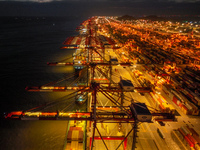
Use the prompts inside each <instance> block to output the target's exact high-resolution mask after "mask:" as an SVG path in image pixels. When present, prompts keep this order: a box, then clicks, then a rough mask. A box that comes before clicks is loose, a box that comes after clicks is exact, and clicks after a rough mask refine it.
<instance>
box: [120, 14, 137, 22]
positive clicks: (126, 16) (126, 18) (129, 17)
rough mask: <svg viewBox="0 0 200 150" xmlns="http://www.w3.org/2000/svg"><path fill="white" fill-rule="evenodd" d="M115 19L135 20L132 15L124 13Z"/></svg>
mask: <svg viewBox="0 0 200 150" xmlns="http://www.w3.org/2000/svg"><path fill="white" fill-rule="evenodd" d="M117 19H118V20H120V21H121V20H135V18H134V17H133V16H129V15H124V16H121V17H118V18H117Z"/></svg>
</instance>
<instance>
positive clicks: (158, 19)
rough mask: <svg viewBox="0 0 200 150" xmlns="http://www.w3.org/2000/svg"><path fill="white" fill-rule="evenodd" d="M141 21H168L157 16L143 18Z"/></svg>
mask: <svg viewBox="0 0 200 150" xmlns="http://www.w3.org/2000/svg"><path fill="white" fill-rule="evenodd" d="M140 19H147V20H151V21H166V20H167V19H166V18H164V17H158V16H156V15H150V16H146V17H142V18H140Z"/></svg>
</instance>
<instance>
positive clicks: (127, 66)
mask: <svg viewBox="0 0 200 150" xmlns="http://www.w3.org/2000/svg"><path fill="white" fill-rule="evenodd" d="M76 30H77V33H78V35H77V36H73V37H68V38H67V39H66V40H65V41H64V42H63V45H62V46H61V47H60V50H62V51H67V50H68V49H70V50H71V49H74V53H73V54H72V57H70V58H66V59H65V60H62V61H60V62H48V63H47V65H49V66H52V67H68V66H73V67H74V73H73V74H72V75H71V76H68V77H65V78H64V79H60V80H58V81H55V82H51V83H47V84H45V85H39V86H38V85H36V86H33V87H30V86H27V87H26V90H27V91H29V92H66V93H67V92H68V91H70V94H68V98H74V101H75V102H76V103H77V105H82V104H83V103H86V105H87V108H86V111H79V110H76V111H74V112H69V111H67V110H66V109H65V110H64V111H61V109H60V110H59V109H58V110H53V111H52V110H49V111H41V110H42V109H43V108H49V107H50V106H52V105H56V103H59V102H60V101H53V102H50V103H47V104H44V105H42V106H38V107H35V108H32V109H29V110H27V111H21V110H19V111H13V112H8V113H6V114H5V117H4V118H5V119H7V120H9V119H10V120H55V121H56V120H68V128H67V132H66V139H65V144H64V147H63V149H64V150H104V149H105V150H108V149H110V150H132V149H135V150H169V149H172V150H184V149H185V150H190V149H191V150H199V149H200V137H199V134H200V131H199V128H200V117H199V111H200V37H199V36H200V33H199V32H200V25H199V24H197V23H195V22H193V23H191V22H184V23H182V22H170V21H150V20H142V19H140V20H122V21H120V20H118V19H117V17H105V16H95V17H91V18H89V19H88V20H85V21H84V22H82V23H81V24H80V26H79V27H77V28H76ZM71 58H72V61H69V60H70V59H71ZM66 82H67V83H69V84H66ZM46 110H48V109H46Z"/></svg>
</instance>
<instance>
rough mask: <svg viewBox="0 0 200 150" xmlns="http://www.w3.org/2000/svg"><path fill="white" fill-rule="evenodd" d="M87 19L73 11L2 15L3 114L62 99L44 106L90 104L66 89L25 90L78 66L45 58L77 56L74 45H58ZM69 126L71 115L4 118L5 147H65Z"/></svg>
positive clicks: (1, 139) (0, 140)
mask: <svg viewBox="0 0 200 150" xmlns="http://www.w3.org/2000/svg"><path fill="white" fill-rule="evenodd" d="M84 19H85V18H84ZM82 21H83V19H82V18H73V17H71V18H70V17H47V18H46V17H1V18H0V66H1V69H0V70H1V71H0V113H1V116H2V114H3V113H4V112H10V111H20V110H28V109H31V108H33V107H36V106H38V105H41V104H44V103H47V102H51V101H57V100H58V101H59V100H63V101H62V103H59V104H58V105H55V106H52V107H51V108H47V109H46V110H45V111H56V110H62V109H65V108H67V109H66V110H68V111H73V110H77V109H81V110H82V109H84V108H85V105H82V106H78V105H75V103H74V99H67V97H66V95H67V94H68V93H66V92H65V93H63V92H58V93H39V92H38V93H37V92H26V91H25V87H26V86H40V85H44V84H47V83H49V82H52V81H56V80H59V79H62V78H64V77H66V76H68V75H69V74H70V73H73V72H74V69H73V67H51V66H47V65H46V63H47V62H58V61H60V60H64V59H65V58H68V57H70V56H72V53H73V52H74V50H60V49H59V47H60V46H61V45H62V42H63V41H64V40H65V39H66V38H67V37H69V36H73V35H77V34H78V33H77V32H76V31H75V29H76V27H77V26H78V25H79V24H80V23H81V22H82ZM71 60H72V59H71ZM65 84H67V83H65ZM69 106H70V107H69ZM66 129H67V121H13V120H12V121H8V120H7V121H5V120H2V119H1V123H0V135H1V136H0V149H2V150H7V149H8V150H12V149H13V150H40V149H41V150H61V149H62V148H63V146H64V140H65V136H66V135H65V134H66Z"/></svg>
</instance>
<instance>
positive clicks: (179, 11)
mask: <svg viewBox="0 0 200 150" xmlns="http://www.w3.org/2000/svg"><path fill="white" fill-rule="evenodd" d="M125 14H128V15H200V0H0V16H80V15H82V16H88V17H90V16H94V15H107V16H120V15H125Z"/></svg>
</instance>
